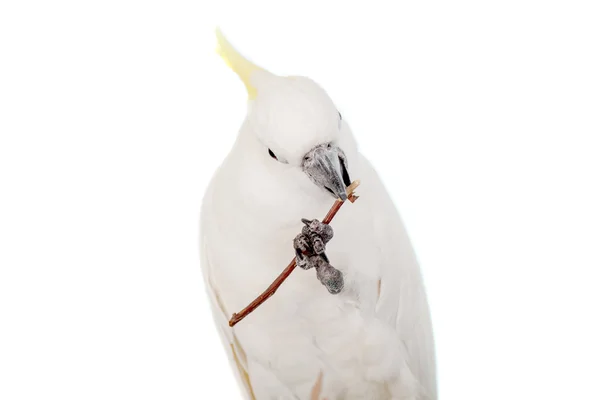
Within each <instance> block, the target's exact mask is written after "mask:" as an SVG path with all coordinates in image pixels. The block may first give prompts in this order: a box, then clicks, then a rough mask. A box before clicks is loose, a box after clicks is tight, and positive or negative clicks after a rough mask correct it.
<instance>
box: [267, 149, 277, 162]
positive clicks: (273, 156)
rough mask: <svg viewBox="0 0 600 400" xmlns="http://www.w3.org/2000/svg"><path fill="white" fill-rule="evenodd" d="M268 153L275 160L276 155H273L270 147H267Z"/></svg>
mask: <svg viewBox="0 0 600 400" xmlns="http://www.w3.org/2000/svg"><path fill="white" fill-rule="evenodd" d="M269 155H270V156H271V158H273V159H274V160H277V156H276V155H275V153H273V151H271V149H269Z"/></svg>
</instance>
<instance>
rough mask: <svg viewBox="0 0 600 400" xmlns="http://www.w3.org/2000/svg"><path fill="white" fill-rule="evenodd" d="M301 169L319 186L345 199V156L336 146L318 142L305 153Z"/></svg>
mask: <svg viewBox="0 0 600 400" xmlns="http://www.w3.org/2000/svg"><path fill="white" fill-rule="evenodd" d="M302 169H303V170H304V172H305V173H306V174H307V175H308V177H309V178H310V179H311V180H312V181H313V182H314V183H315V184H316V185H317V186H319V187H321V188H323V189H325V190H327V191H328V192H330V193H331V194H332V195H333V196H334V197H336V198H339V199H340V200H346V199H347V198H348V196H347V195H346V187H347V186H348V185H350V183H351V182H350V177H349V175H348V169H347V165H346V156H345V154H344V152H343V151H342V150H341V149H340V148H339V147H337V146H334V145H332V144H330V143H327V144H320V145H318V146H316V147H315V148H313V149H312V150H311V151H309V152H308V153H306V155H305V156H304V160H303V162H302Z"/></svg>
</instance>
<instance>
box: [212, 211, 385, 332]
mask: <svg viewBox="0 0 600 400" xmlns="http://www.w3.org/2000/svg"><path fill="white" fill-rule="evenodd" d="M344 207H346V208H347V209H346V210H342V211H340V212H339V213H338V215H337V216H336V218H335V219H334V220H333V221H332V223H331V226H332V227H333V229H334V237H333V239H332V240H331V241H330V242H329V243H328V244H327V248H326V254H327V257H328V258H329V261H330V263H331V265H333V266H334V267H335V268H337V269H338V270H340V271H341V272H342V273H343V275H344V289H343V291H342V292H341V293H340V294H336V295H334V294H330V293H329V292H328V291H327V289H326V288H325V287H324V286H323V285H322V284H321V283H320V282H319V280H318V279H317V277H316V271H315V269H310V270H303V269H300V268H296V269H295V270H294V272H293V273H292V274H291V275H290V276H289V277H288V279H287V280H286V281H285V282H284V283H283V285H282V286H281V287H280V288H279V290H278V291H277V293H276V294H275V295H274V296H273V297H272V298H270V299H269V300H268V301H267V302H265V303H264V304H263V305H262V306H261V307H259V308H258V309H257V310H256V311H254V313H256V314H257V317H261V316H262V317H268V319H269V320H273V319H274V320H278V319H279V318H281V319H285V318H289V317H290V316H293V315H298V316H301V317H302V318H304V319H306V320H307V322H308V321H310V320H314V319H315V318H316V319H318V318H324V317H326V316H327V314H328V313H330V312H333V313H336V312H339V310H341V309H348V308H351V309H352V308H354V309H356V310H357V311H359V312H361V313H363V312H365V313H368V314H371V313H373V312H374V309H375V303H376V301H377V296H378V293H377V291H378V285H377V282H378V279H379V272H380V262H379V252H378V248H377V246H376V245H375V239H374V232H373V231H372V228H371V224H370V223H369V221H368V218H367V219H364V218H361V216H360V213H352V212H351V211H352V210H351V209H350V207H354V205H344ZM343 211H346V212H345V213H344V212H343ZM307 217H313V218H314V216H308V215H307ZM283 226H284V228H282V227H281V224H278V228H277V229H275V228H270V226H269V223H268V221H267V222H265V223H264V224H262V225H261V226H260V229H257V230H255V231H254V232H253V234H252V235H249V234H239V235H231V236H230V237H229V239H230V241H229V243H230V245H231V246H232V247H231V253H229V254H230V257H231V258H230V259H229V260H228V261H225V260H223V261H224V262H223V263H220V264H221V267H224V269H221V268H219V269H220V271H219V272H218V274H220V275H222V277H223V280H224V283H225V282H227V283H226V285H227V286H229V287H228V290H227V292H228V293H230V294H231V298H230V299H228V300H229V301H227V302H228V303H229V304H230V307H231V308H232V309H234V310H235V311H237V310H238V309H241V308H243V307H245V306H246V305H247V304H248V303H250V301H252V300H253V299H254V298H255V297H256V296H258V294H260V293H261V292H262V291H263V290H265V289H266V288H267V287H268V286H269V285H270V284H271V283H272V282H273V280H274V279H275V278H276V277H277V275H278V274H279V273H280V272H281V271H283V269H284V268H285V267H286V266H287V265H288V263H289V262H290V261H291V260H292V259H293V258H294V249H293V246H292V241H293V239H294V237H295V236H296V235H297V234H298V233H299V232H300V230H301V228H302V224H301V222H300V221H298V222H297V223H292V222H290V223H289V225H287V226H286V225H285V224H284V225H283ZM330 317H333V316H332V315H330ZM249 318H252V317H249Z"/></svg>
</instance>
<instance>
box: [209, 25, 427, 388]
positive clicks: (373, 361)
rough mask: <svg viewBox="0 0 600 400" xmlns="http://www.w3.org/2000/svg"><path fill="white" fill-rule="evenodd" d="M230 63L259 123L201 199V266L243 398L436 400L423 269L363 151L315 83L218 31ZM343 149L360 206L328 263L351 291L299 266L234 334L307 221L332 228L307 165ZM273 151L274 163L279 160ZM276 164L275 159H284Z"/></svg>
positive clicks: (325, 195)
mask: <svg viewBox="0 0 600 400" xmlns="http://www.w3.org/2000/svg"><path fill="white" fill-rule="evenodd" d="M217 37H218V39H219V46H220V47H219V50H220V53H221V55H222V56H223V58H224V59H225V60H226V61H227V63H228V64H229V65H230V66H231V67H232V69H233V70H234V71H235V72H236V73H237V74H238V75H239V76H240V78H241V79H242V80H243V81H244V83H245V84H246V87H247V89H248V94H249V104H248V115H247V118H246V120H245V121H244V122H243V124H242V127H241V129H240V131H239V134H238V138H237V140H236V142H235V144H234V146H233V148H232V149H231V152H230V153H229V155H228V156H227V158H226V159H225V160H224V162H223V163H222V165H221V166H220V168H219V169H218V170H217V172H216V173H215V175H214V177H213V179H212V181H211V183H210V185H209V187H208V189H207V191H206V193H205V197H204V200H203V206H202V217H201V221H202V222H201V252H202V268H203V272H204V277H205V283H206V288H207V292H208V293H209V296H210V301H211V305H212V307H213V315H214V317H215V321H216V324H217V327H218V329H219V332H220V333H221V337H222V339H223V343H224V345H225V347H226V350H227V352H228V354H229V355H230V360H231V362H232V365H233V366H234V369H235V372H236V374H237V376H238V378H239V380H240V383H241V385H242V387H243V388H244V393H245V395H246V398H249V399H258V400H267V399H285V400H287V399H309V398H310V393H311V389H312V388H313V386H314V385H315V382H316V381H317V378H318V376H319V374H320V373H322V374H323V383H322V390H321V394H320V398H321V399H325V398H326V399H328V400H334V399H373V400H376V399H414V400H417V399H419V400H424V399H436V398H437V393H436V376H435V357H434V344H433V338H432V328H431V322H430V316H429V309H428V305H427V300H426V295H425V291H424V287H423V283H422V279H421V274H420V269H419V266H418V263H417V260H416V258H415V254H414V252H413V249H412V247H411V244H410V241H409V239H408V237H407V234H406V231H405V228H404V226H403V223H402V221H401V219H400V217H399V215H398V213H397V211H396V209H395V207H394V204H393V203H392V201H391V199H390V197H389V195H388V194H387V192H386V189H385V188H384V186H383V184H382V182H381V181H380V179H379V177H378V175H377V173H376V172H375V171H374V169H373V168H372V167H371V165H370V164H369V163H368V161H367V160H366V159H365V158H364V157H363V156H362V155H361V154H360V153H359V152H358V150H357V146H356V143H355V140H354V138H353V135H352V133H351V131H350V129H349V127H348V125H347V124H346V122H345V121H344V120H343V119H342V118H340V116H339V114H338V111H337V109H336V107H335V105H334V104H333V102H332V100H331V99H330V98H329V96H328V95H327V94H326V92H325V91H324V90H323V89H321V88H320V87H319V86H318V85H317V84H316V83H314V82H313V81H311V80H310V79H308V78H304V77H280V76H276V75H273V74H271V73H269V72H267V71H265V70H263V69H262V68H259V67H257V66H256V65H254V64H252V63H250V62H249V61H248V60H246V59H245V58H243V57H242V56H241V55H240V54H239V53H238V52H237V51H235V49H234V48H233V47H232V46H231V45H230V44H229V43H228V42H227V41H226V40H225V38H224V37H223V36H222V34H221V33H220V32H217ZM323 143H334V144H335V145H336V146H338V147H339V148H340V149H341V150H343V152H344V153H345V156H346V159H347V168H348V173H349V175H350V177H351V179H360V180H361V186H360V187H359V189H358V194H359V195H360V199H359V200H358V201H356V202H355V203H354V204H346V205H344V207H342V209H341V210H340V212H339V213H338V214H337V216H336V217H335V219H334V220H333V222H332V223H331V226H332V227H333V230H334V237H333V239H332V240H331V242H329V243H328V244H327V250H326V253H327V256H328V257H329V260H330V261H331V264H332V265H333V266H334V267H336V268H337V269H339V270H340V271H342V272H343V274H344V282H345V283H344V290H343V291H342V293H340V294H338V295H332V294H330V293H329V292H328V291H327V289H326V288H325V287H324V286H323V285H322V284H321V283H320V282H319V281H318V280H317V278H316V277H315V271H314V270H306V271H305V270H301V269H299V268H298V269H297V270H295V271H294V272H293V274H292V275H291V276H290V277H289V279H287V280H286V282H285V283H284V284H283V285H282V286H281V288H280V289H279V290H278V291H277V293H276V294H275V295H274V296H273V297H271V298H270V299H269V300H267V301H266V302H265V303H264V304H263V305H262V306H261V307H259V308H258V309H257V310H255V311H254V312H253V313H252V314H250V315H249V316H248V317H247V318H246V319H245V320H243V321H242V322H240V323H239V324H238V325H236V326H235V328H230V327H229V326H228V319H229V317H230V316H231V314H232V313H233V312H237V311H239V310H241V309H242V308H243V307H245V306H246V305H247V304H248V303H249V302H250V301H252V300H253V299H254V298H255V297H256V296H257V295H258V294H260V293H261V292H262V291H263V290H264V289H265V288H266V287H267V286H268V285H269V284H270V283H271V282H272V281H273V279H274V278H275V277H276V276H277V275H278V274H279V273H280V272H281V270H282V269H283V268H284V267H285V266H286V265H287V264H288V262H289V261H290V259H291V258H292V257H293V256H294V249H293V247H292V240H293V238H294V237H295V236H296V235H297V234H298V233H299V232H300V230H301V228H302V222H301V221H300V219H301V218H303V217H304V218H309V219H313V218H318V219H320V218H322V217H323V216H324V215H325V214H326V212H327V211H328V210H329V208H330V207H331V205H332V203H333V201H334V197H333V196H332V195H331V194H330V193H329V192H327V191H326V190H324V189H323V188H321V187H318V186H317V185H316V184H314V183H313V182H312V181H311V180H310V179H309V178H308V176H307V175H306V173H305V172H303V170H302V168H301V163H302V159H303V157H304V155H305V154H307V152H309V151H310V150H311V149H312V148H314V147H315V146H317V145H320V144H323ZM269 150H271V153H272V154H270V153H269ZM272 155H275V156H276V157H277V160H275V159H274V158H273V157H272Z"/></svg>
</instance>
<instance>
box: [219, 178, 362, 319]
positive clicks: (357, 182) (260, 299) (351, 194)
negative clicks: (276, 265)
mask: <svg viewBox="0 0 600 400" xmlns="http://www.w3.org/2000/svg"><path fill="white" fill-rule="evenodd" d="M358 185H360V180H355V181H354V182H352V183H351V184H350V186H348V187H347V188H346V194H347V195H348V200H350V202H351V203H354V202H355V201H356V199H358V196H355V195H354V190H355V189H356V188H357V187H358ZM343 204H344V201H342V200H339V199H338V200H336V201H335V203H333V206H331V209H330V210H329V212H328V213H327V215H326V216H325V218H323V223H324V224H329V223H330V222H331V220H332V219H333V217H335V214H337V212H338V211H339V209H340V208H341V207H342V205H343ZM295 268H296V258H295V257H294V259H293V260H292V261H291V262H290V263H289V264H288V266H287V267H286V268H285V269H284V270H283V271H282V272H281V274H279V276H278V277H277V278H275V280H274V281H273V283H271V284H270V285H269V287H268V288H267V289H266V290H265V291H264V292H262V293H261V294H260V296H258V297H257V298H256V299H254V301H253V302H252V303H250V304H248V305H247V306H246V308H244V309H243V310H242V311H240V312H239V313H234V314H233V315H232V316H231V319H230V320H229V326H231V327H233V326H234V325H235V324H237V323H238V322H240V321H241V320H243V319H244V318H246V316H248V314H250V313H251V312H252V311H254V310H255V309H256V308H258V306H260V305H261V304H262V303H264V302H265V301H266V300H267V299H268V298H269V297H271V296H273V295H274V294H275V292H276V291H277V289H279V286H281V284H282V283H283V281H285V280H286V279H287V278H288V276H290V274H291V273H292V271H293V270H294V269H295Z"/></svg>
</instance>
